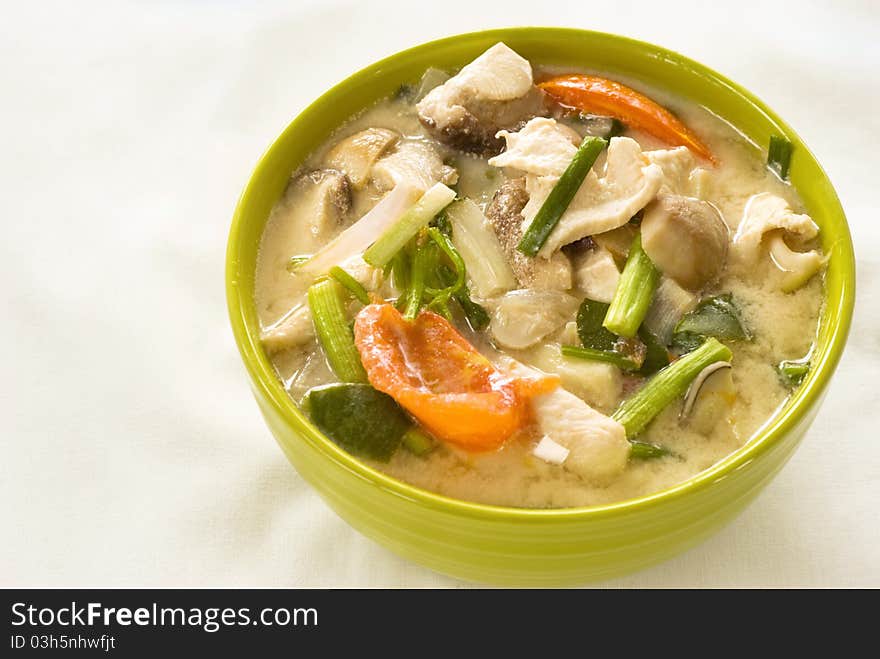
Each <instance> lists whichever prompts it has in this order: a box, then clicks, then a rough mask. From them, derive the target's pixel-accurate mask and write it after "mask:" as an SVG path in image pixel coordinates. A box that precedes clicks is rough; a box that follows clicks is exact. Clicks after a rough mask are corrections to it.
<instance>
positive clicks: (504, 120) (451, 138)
mask: <svg viewBox="0 0 880 659" xmlns="http://www.w3.org/2000/svg"><path fill="white" fill-rule="evenodd" d="M416 109H417V110H418V114H419V120H420V121H421V122H422V124H423V125H424V126H425V127H426V128H428V130H429V131H430V132H431V133H432V134H433V135H434V136H435V137H436V138H437V139H438V140H439V141H441V142H443V143H444V144H448V145H449V146H452V147H454V148H457V149H461V150H463V151H468V152H473V153H497V152H498V151H500V150H501V147H502V145H503V142H502V141H501V140H500V139H499V138H498V137H497V136H496V133H497V132H498V131H499V130H501V129H503V128H514V127H516V126H517V125H518V124H521V123H522V122H523V121H524V120H526V119H528V118H530V117H533V116H535V115H537V114H543V113H545V112H546V109H545V107H544V94H543V92H542V91H540V90H539V89H538V88H537V87H535V86H534V84H532V67H531V65H530V64H529V62H528V60H526V59H524V58H522V57H520V56H519V55H518V54H517V53H515V52H514V51H513V50H511V49H510V48H508V47H507V46H505V45H504V44H503V43H498V44H495V45H494V46H492V47H491V48H490V49H489V50H487V51H486V52H485V53H483V54H482V55H480V56H479V57H478V58H477V59H475V60H474V61H473V62H471V63H470V64H468V65H467V66H465V67H464V68H463V69H462V70H461V71H460V72H459V73H458V75H455V76H453V77H452V78H450V79H449V80H447V81H446V82H445V83H443V84H442V85H440V86H438V87H435V88H434V89H432V90H431V91H430V92H428V94H427V95H426V96H425V97H424V98H423V99H422V100H421V101H419V102H418V104H417V105H416Z"/></svg>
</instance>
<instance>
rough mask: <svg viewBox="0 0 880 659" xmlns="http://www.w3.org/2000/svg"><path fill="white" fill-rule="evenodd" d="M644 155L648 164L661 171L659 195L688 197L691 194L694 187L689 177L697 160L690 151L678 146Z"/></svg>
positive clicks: (648, 152)
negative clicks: (661, 180)
mask: <svg viewBox="0 0 880 659" xmlns="http://www.w3.org/2000/svg"><path fill="white" fill-rule="evenodd" d="M644 153H645V157H646V158H647V159H648V162H651V163H653V164H655V165H658V166H659V167H660V169H662V170H663V182H662V183H661V184H660V193H661V194H678V195H688V194H690V193H691V192H692V188H693V187H694V186H693V181H692V178H691V175H692V174H693V172H694V168H695V166H696V164H697V160H696V158H695V157H694V154H693V152H692V151H691V150H690V149H688V148H687V147H686V146H679V147H676V148H674V149H656V150H654V151H645V152H644Z"/></svg>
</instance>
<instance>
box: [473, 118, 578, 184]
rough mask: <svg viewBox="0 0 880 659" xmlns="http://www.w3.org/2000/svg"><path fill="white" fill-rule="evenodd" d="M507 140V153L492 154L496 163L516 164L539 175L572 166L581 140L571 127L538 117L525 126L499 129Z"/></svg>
mask: <svg viewBox="0 0 880 659" xmlns="http://www.w3.org/2000/svg"><path fill="white" fill-rule="evenodd" d="M497 137H503V138H504V141H505V142H506V143H507V149H505V151H504V153H502V154H500V155H497V156H495V157H494V158H489V164H490V165H492V166H493V167H513V168H514V169H518V170H520V171H522V172H525V173H526V174H534V175H536V176H559V175H560V174H561V173H562V172H564V171H565V168H566V167H568V165H569V163H570V162H571V160H572V158H574V154H575V153H576V152H577V149H578V145H579V144H580V142H581V138H580V136H579V135H578V134H577V133H576V132H575V131H573V130H572V129H571V128H569V127H567V126H564V125H563V124H559V123H556V121H555V120H553V119H544V118H543V117H536V118H535V119H532V120H531V121H529V122H528V123H527V124H526V125H525V126H523V128H522V130H520V131H519V132H516V133H511V132H509V131H506V130H501V131H498V134H497Z"/></svg>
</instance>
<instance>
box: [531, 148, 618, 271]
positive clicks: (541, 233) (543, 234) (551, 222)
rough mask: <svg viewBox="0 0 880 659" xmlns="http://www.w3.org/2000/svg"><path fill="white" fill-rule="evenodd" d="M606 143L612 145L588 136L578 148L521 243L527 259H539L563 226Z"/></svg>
mask: <svg viewBox="0 0 880 659" xmlns="http://www.w3.org/2000/svg"><path fill="white" fill-rule="evenodd" d="M606 144H608V142H607V141H606V140H604V139H602V138H601V137H591V136H589V135H588V136H587V137H585V138H584V141H583V142H581V145H580V147H578V150H577V153H575V154H574V158H572V161H571V162H570V163H569V165H568V167H566V169H565V171H564V172H563V173H562V176H560V177H559V180H558V181H557V182H556V185H554V186H553V189H552V190H551V191H550V194H549V195H547V199H545V200H544V203H543V204H542V205H541V208H540V209H538V212H537V213H536V214H535V217H534V219H533V220H532V222H531V224H529V227H528V229H526V231H525V233H524V234H523V237H522V239H521V240H520V241H519V245H517V247H516V248H517V249H518V250H519V251H520V252H522V253H523V254H525V255H526V256H535V255H537V253H538V252H540V251H541V248H542V247H543V246H544V243H545V242H547V238H549V237H550V233H551V232H552V231H553V228H554V227H555V226H556V225H557V224H558V223H559V219H560V218H561V217H562V215H563V213H565V209H566V208H568V205H569V204H570V203H571V200H572V199H574V196H575V194H577V191H578V189H579V188H580V187H581V183H583V182H584V179H585V178H586V176H587V173H588V172H589V171H590V168H591V167H592V166H593V163H595V162H596V158H598V157H599V154H600V153H601V152H602V149H604V148H605V145H606Z"/></svg>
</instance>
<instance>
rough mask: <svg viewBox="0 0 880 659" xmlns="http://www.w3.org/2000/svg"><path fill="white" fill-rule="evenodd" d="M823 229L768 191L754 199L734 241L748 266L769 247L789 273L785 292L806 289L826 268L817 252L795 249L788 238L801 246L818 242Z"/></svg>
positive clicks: (785, 275) (783, 279) (773, 258)
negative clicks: (818, 236)
mask: <svg viewBox="0 0 880 659" xmlns="http://www.w3.org/2000/svg"><path fill="white" fill-rule="evenodd" d="M818 234H819V227H818V226H817V225H816V223H815V222H813V220H812V219H811V218H810V216H809V215H805V214H802V213H795V212H794V211H793V210H792V208H791V206H789V204H788V202H786V201H785V200H784V199H783V198H782V197H779V196H777V195H773V194H770V193H767V192H764V193H761V194H757V195H755V196H753V197H751V198H750V199H749V201H748V203H747V204H746V207H745V210H744V211H743V219H742V221H741V223H740V225H739V229H737V232H736V236H734V239H733V245H734V249H735V251H736V253H737V255H738V256H739V258H740V259H741V260H742V261H743V262H745V263H746V264H750V263H754V262H755V261H756V260H757V259H758V257H759V255H760V254H761V246H762V244H763V243H766V244H767V247H768V248H769V252H770V256H771V258H772V260H773V263H774V264H775V265H776V266H777V267H778V268H779V269H780V270H782V271H783V272H784V273H785V274H784V276H783V278H782V289H783V290H784V291H793V290H795V289H796V288H799V287H800V286H803V285H804V284H805V283H806V282H807V281H808V280H809V279H810V278H811V277H812V276H813V275H814V274H816V273H817V272H819V270H821V269H822V266H823V265H824V263H825V262H824V259H823V258H822V257H821V255H820V254H819V252H818V251H817V250H809V251H804V252H799V251H795V250H792V249H791V247H790V246H789V244H788V242H787V241H786V238H788V239H789V240H799V241H800V242H801V243H804V242H806V241H809V240H812V239H814V238H815V237H816V236H817V235H818Z"/></svg>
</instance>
